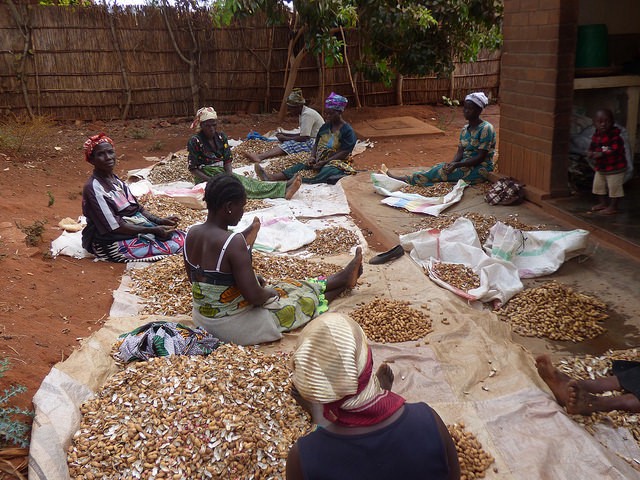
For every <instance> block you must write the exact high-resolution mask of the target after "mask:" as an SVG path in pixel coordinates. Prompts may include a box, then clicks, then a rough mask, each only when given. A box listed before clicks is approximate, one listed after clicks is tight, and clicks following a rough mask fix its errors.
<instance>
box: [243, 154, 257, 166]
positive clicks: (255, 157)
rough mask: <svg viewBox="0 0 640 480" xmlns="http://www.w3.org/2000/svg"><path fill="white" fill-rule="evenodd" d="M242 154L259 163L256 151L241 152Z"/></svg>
mask: <svg viewBox="0 0 640 480" xmlns="http://www.w3.org/2000/svg"><path fill="white" fill-rule="evenodd" d="M242 154H243V155H244V156H245V157H246V158H247V159H248V160H249V161H250V162H253V163H260V161H261V160H260V157H258V154H257V153H253V152H242Z"/></svg>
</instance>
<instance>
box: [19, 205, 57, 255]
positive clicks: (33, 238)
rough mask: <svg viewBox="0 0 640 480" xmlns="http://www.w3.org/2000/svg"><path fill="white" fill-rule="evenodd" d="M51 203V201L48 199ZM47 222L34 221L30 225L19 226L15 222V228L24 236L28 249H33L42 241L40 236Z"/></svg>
mask: <svg viewBox="0 0 640 480" xmlns="http://www.w3.org/2000/svg"><path fill="white" fill-rule="evenodd" d="M49 201H51V199H49ZM46 223H47V220H46V219H45V220H36V221H35V222H33V223H32V224H31V225H26V226H24V225H21V224H20V223H18V222H16V227H18V228H19V229H20V230H21V231H22V233H24V234H25V242H26V244H27V245H28V246H30V247H35V246H36V245H38V244H39V243H40V242H41V241H42V234H43V233H44V226H45V225H46Z"/></svg>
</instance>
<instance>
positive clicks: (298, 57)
mask: <svg viewBox="0 0 640 480" xmlns="http://www.w3.org/2000/svg"><path fill="white" fill-rule="evenodd" d="M306 54H307V51H306V50H304V49H303V50H300V51H299V52H298V53H297V54H295V55H294V54H293V53H292V54H291V56H290V57H289V64H290V65H291V69H290V70H289V75H288V76H287V83H286V85H285V87H284V95H283V96H282V101H281V102H280V110H279V111H278V121H279V122H282V121H283V120H284V117H285V116H286V114H287V97H288V96H289V94H290V93H291V90H293V87H294V85H295V84H296V79H297V76H298V70H299V69H300V65H301V64H302V59H303V58H304V57H305V55H306Z"/></svg>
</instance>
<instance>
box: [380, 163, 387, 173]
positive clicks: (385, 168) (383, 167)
mask: <svg viewBox="0 0 640 480" xmlns="http://www.w3.org/2000/svg"><path fill="white" fill-rule="evenodd" d="M388 171H389V169H388V168H387V166H386V165H385V164H384V163H382V164H380V173H382V174H383V175H387V174H388V173H387V172H388Z"/></svg>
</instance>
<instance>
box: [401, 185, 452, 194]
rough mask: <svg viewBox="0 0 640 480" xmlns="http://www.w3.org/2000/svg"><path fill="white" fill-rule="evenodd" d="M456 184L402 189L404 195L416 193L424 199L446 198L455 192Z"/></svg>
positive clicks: (416, 186)
mask: <svg viewBox="0 0 640 480" xmlns="http://www.w3.org/2000/svg"><path fill="white" fill-rule="evenodd" d="M454 186H455V183H449V182H437V183H435V184H434V185H431V186H429V187H422V186H420V185H407V186H406V187H402V188H401V189H400V191H401V192H403V193H415V194H417V195H422V196H423V197H444V196H445V195H447V194H448V193H450V192H451V191H452V190H453V187H454Z"/></svg>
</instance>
